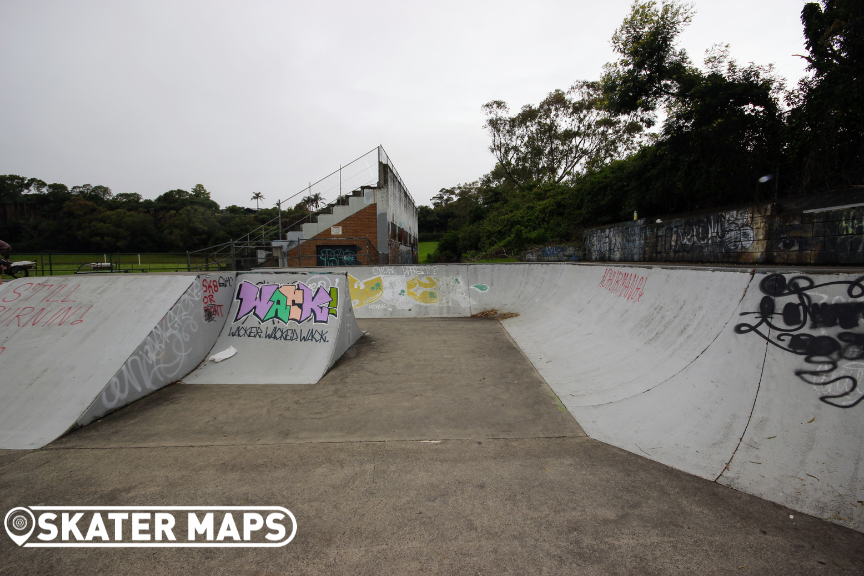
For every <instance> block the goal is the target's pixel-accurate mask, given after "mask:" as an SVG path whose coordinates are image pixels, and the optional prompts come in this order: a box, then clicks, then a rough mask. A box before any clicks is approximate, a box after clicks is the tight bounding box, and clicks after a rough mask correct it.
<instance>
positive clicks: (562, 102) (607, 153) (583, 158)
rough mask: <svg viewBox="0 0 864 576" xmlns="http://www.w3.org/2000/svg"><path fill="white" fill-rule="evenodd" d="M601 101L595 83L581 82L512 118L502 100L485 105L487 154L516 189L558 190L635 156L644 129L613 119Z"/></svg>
mask: <svg viewBox="0 0 864 576" xmlns="http://www.w3.org/2000/svg"><path fill="white" fill-rule="evenodd" d="M601 96H602V94H601V91H600V85H599V84H598V83H597V82H587V81H582V82H577V83H576V84H574V85H573V86H572V87H571V88H570V89H569V90H567V91H566V92H564V91H562V90H555V91H553V92H551V93H550V94H549V95H548V96H547V97H546V98H545V99H544V100H543V101H542V102H540V104H538V105H537V106H532V105H530V104H528V105H525V106H523V107H522V109H521V110H520V111H519V112H518V113H517V114H514V115H513V116H511V115H510V109H509V108H508V106H507V104H506V103H504V102H502V101H501V100H494V101H492V102H488V103H487V104H485V105H484V106H483V110H484V112H485V113H486V124H485V125H484V127H485V128H486V130H487V131H488V132H489V135H490V137H491V138H492V144H491V145H490V147H489V150H490V151H491V152H492V154H494V155H495V159H496V161H497V163H498V166H499V167H500V168H501V170H503V172H504V175H505V176H506V178H507V179H508V180H509V181H510V182H512V183H513V184H515V185H517V186H523V185H525V184H527V183H529V182H552V183H556V184H557V183H560V182H562V181H564V180H565V179H567V178H569V177H571V176H572V175H573V174H574V173H576V172H579V171H581V170H582V169H586V168H590V167H596V166H601V165H603V164H605V163H607V162H609V161H610V160H612V159H614V158H618V157H620V156H622V155H624V154H626V153H628V152H630V151H632V150H633V149H634V147H635V145H636V143H637V141H638V140H637V135H638V134H639V133H640V131H641V126H639V125H638V124H637V123H635V122H633V121H631V120H630V119H629V118H627V117H626V116H622V115H619V116H614V115H611V114H609V113H608V112H607V111H606V110H605V109H604V108H603V101H602V98H601Z"/></svg>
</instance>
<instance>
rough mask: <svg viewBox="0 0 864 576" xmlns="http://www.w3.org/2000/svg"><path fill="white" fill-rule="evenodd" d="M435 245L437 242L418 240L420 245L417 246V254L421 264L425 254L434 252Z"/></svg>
mask: <svg viewBox="0 0 864 576" xmlns="http://www.w3.org/2000/svg"><path fill="white" fill-rule="evenodd" d="M437 247H438V243H437V242H420V245H419V246H418V249H419V251H418V256H419V258H420V263H421V264H422V263H423V262H425V261H426V256H428V255H429V254H431V253H432V252H434V251H435V248H437Z"/></svg>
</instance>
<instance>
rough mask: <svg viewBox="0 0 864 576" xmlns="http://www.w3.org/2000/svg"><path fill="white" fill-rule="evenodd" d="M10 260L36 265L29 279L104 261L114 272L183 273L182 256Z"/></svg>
mask: <svg viewBox="0 0 864 576" xmlns="http://www.w3.org/2000/svg"><path fill="white" fill-rule="evenodd" d="M139 259H140V260H139ZM11 260H12V262H20V261H22V260H29V261H31V262H36V266H37V268H36V270H30V271H29V272H30V273H29V275H30V276H43V275H45V276H47V275H49V274H53V275H54V276H62V275H66V274H74V273H75V272H76V271H77V270H79V269H80V270H91V268H90V267H89V266H86V265H85V266H82V264H86V263H89V262H107V261H110V262H112V263H113V264H114V269H115V271H117V270H118V269H119V270H124V271H125V270H128V271H129V272H139V273H140V272H174V271H183V270H186V255H185V254H141V255H138V254H120V255H118V254H116V253H115V254H52V255H51V258H50V260H49V258H48V255H47V254H26V253H13V254H12V258H11ZM197 260H198V259H195V258H193V259H192V265H193V266H194V265H196V264H198V263H199V262H198V261H197ZM43 267H44V268H43ZM2 278H3V279H4V280H7V279H9V278H11V277H10V276H6V275H5V274H4V275H3V276H2Z"/></svg>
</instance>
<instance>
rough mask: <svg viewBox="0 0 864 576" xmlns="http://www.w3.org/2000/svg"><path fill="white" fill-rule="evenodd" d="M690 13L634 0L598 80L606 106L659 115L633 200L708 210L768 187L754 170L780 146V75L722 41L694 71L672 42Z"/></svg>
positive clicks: (764, 168)
mask: <svg viewBox="0 0 864 576" xmlns="http://www.w3.org/2000/svg"><path fill="white" fill-rule="evenodd" d="M692 16H693V10H692V8H691V7H690V6H689V5H686V4H679V3H677V2H674V1H669V0H664V1H663V2H662V3H661V4H659V5H658V3H657V2H654V1H653V0H649V1H644V2H640V1H638V0H637V2H635V3H634V4H633V7H632V8H631V12H630V15H629V16H628V17H627V18H625V20H624V22H623V23H622V25H621V26H620V27H619V28H618V30H616V32H615V34H614V35H613V37H612V46H613V48H614V49H615V51H616V52H617V53H618V55H619V58H618V60H617V61H616V62H613V63H610V64H608V65H607V66H606V67H605V72H604V75H603V78H602V81H601V83H602V88H603V93H604V95H605V99H606V105H607V106H608V108H609V109H610V110H612V111H614V112H617V113H621V114H636V115H638V116H639V118H640V120H641V121H642V123H643V124H645V125H646V126H650V125H652V124H653V123H654V122H655V121H656V118H657V113H658V111H662V112H664V113H665V114H666V119H665V122H664V124H663V129H662V131H661V132H660V134H659V140H658V142H657V143H656V145H655V146H654V147H653V149H652V150H651V151H650V152H645V153H643V154H642V156H641V158H640V160H641V161H644V164H643V170H642V174H643V177H644V178H645V184H644V185H643V186H641V187H640V188H641V191H640V192H639V194H640V196H641V198H634V199H632V202H631V203H633V204H634V206H633V208H639V207H640V206H637V205H635V204H639V203H641V204H642V207H646V208H649V211H652V212H656V211H660V212H667V211H678V210H689V209H693V208H696V207H699V208H708V207H712V206H716V205H719V204H724V203H725V204H730V203H735V202H745V201H755V200H760V199H763V198H764V197H765V196H767V195H768V194H769V193H770V194H772V195H773V193H774V188H773V187H771V188H770V189H769V188H765V187H764V186H761V185H760V184H759V178H760V177H761V176H764V175H766V174H769V173H771V174H774V173H776V170H777V166H778V164H779V162H780V159H781V156H782V153H783V117H782V114H781V111H780V104H779V98H780V95H781V93H782V90H783V82H782V80H781V79H779V78H778V77H777V76H776V75H775V74H774V71H773V68H772V67H771V66H757V65H755V64H749V65H747V66H740V65H738V63H737V62H735V61H734V60H733V59H731V58H730V57H729V51H728V47H727V46H722V45H721V46H715V47H714V48H713V49H712V50H710V51H709V52H708V55H707V57H706V59H705V70H704V71H703V70H700V69H698V68H696V67H695V66H693V65H692V64H691V63H690V60H689V58H688V56H687V53H686V52H685V51H684V50H683V49H679V48H677V47H676V41H677V36H678V34H680V32H681V30H683V28H684V27H685V26H686V25H687V24H688V23H689V22H690V21H691V19H692Z"/></svg>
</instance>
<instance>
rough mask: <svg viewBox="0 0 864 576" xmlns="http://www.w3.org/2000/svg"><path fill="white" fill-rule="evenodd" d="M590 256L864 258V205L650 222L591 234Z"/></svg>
mask: <svg viewBox="0 0 864 576" xmlns="http://www.w3.org/2000/svg"><path fill="white" fill-rule="evenodd" d="M585 252H586V254H585V258H586V260H593V261H606V262H694V263H726V262H729V263H766V264H861V263H864V206H854V207H845V208H844V207H824V208H814V209H809V210H791V211H790V210H787V209H784V208H783V206H782V205H780V204H761V205H754V206H750V207H745V208H741V209H735V210H728V211H720V212H710V213H701V214H694V215H689V216H685V217H680V218H674V219H669V220H666V219H664V220H663V221H662V222H659V223H657V222H649V221H647V220H645V219H642V220H637V221H633V222H625V223H621V224H613V225H609V226H603V227H600V228H592V229H590V230H587V231H586V232H585Z"/></svg>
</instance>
